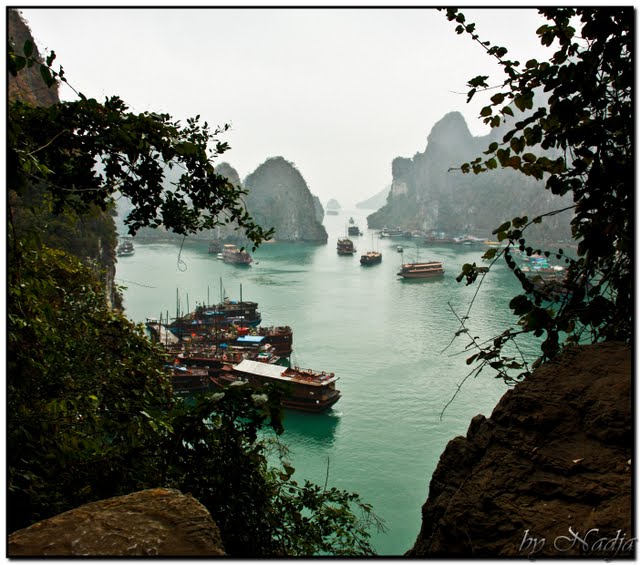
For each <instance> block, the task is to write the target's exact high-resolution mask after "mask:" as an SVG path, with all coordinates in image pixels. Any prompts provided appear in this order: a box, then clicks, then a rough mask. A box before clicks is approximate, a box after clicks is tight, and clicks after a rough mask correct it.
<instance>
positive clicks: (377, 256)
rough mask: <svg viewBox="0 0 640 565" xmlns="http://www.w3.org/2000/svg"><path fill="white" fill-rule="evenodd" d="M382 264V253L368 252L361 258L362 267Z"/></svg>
mask: <svg viewBox="0 0 640 565" xmlns="http://www.w3.org/2000/svg"><path fill="white" fill-rule="evenodd" d="M381 262H382V253H380V252H378V251H367V252H366V253H365V254H364V255H361V256H360V264H361V265H376V264H377V263H381Z"/></svg>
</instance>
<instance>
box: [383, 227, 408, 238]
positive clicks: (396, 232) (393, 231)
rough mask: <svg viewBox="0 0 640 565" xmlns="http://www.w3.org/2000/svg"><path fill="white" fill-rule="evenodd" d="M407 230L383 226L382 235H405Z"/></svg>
mask: <svg viewBox="0 0 640 565" xmlns="http://www.w3.org/2000/svg"><path fill="white" fill-rule="evenodd" d="M406 235H407V232H406V231H405V230H403V229H402V228H382V230H380V237H405V236H406Z"/></svg>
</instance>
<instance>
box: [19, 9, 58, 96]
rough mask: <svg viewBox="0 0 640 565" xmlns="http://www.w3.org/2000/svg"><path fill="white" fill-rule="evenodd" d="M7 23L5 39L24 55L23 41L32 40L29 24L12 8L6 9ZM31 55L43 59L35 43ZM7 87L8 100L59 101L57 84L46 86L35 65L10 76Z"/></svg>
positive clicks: (36, 58)
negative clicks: (6, 36)
mask: <svg viewBox="0 0 640 565" xmlns="http://www.w3.org/2000/svg"><path fill="white" fill-rule="evenodd" d="M7 24H8V35H9V37H8V38H7V39H8V40H9V41H11V43H13V45H14V49H15V51H16V53H18V54H19V55H24V51H23V46H24V43H25V41H27V40H30V41H31V42H33V36H32V34H31V30H30V29H29V26H28V25H27V23H26V22H25V21H24V20H23V19H22V16H21V15H20V12H19V11H18V10H13V9H12V10H8V11H7ZM32 56H33V58H34V59H35V60H36V61H43V58H42V55H41V54H40V51H39V50H38V47H37V45H35V44H34V48H33V55H32ZM8 87H9V100H17V99H20V100H23V101H24V102H29V103H30V104H33V105H34V106H51V104H57V103H58V102H59V101H60V100H59V98H58V85H57V84H55V85H53V86H52V87H51V88H47V86H46V85H45V84H44V82H43V81H42V77H41V76H40V69H39V67H37V66H35V65H34V66H32V67H30V68H24V69H23V70H22V71H21V72H19V73H18V76H17V77H10V79H9V84H8Z"/></svg>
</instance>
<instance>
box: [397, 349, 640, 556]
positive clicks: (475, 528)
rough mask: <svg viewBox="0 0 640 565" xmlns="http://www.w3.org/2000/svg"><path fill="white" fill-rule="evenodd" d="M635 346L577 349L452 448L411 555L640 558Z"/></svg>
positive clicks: (508, 397)
mask: <svg viewBox="0 0 640 565" xmlns="http://www.w3.org/2000/svg"><path fill="white" fill-rule="evenodd" d="M631 360H632V355H631V349H630V348H629V346H627V345H625V344H619V343H606V344H597V345H590V346H585V347H576V348H575V349H572V350H570V351H569V352H567V353H566V354H564V355H563V356H562V357H561V358H560V359H559V360H558V361H556V362H553V363H547V364H546V365H543V366H542V367H540V368H539V369H537V370H536V371H535V372H534V373H533V374H532V375H531V377H530V378H528V379H526V380H525V381H523V382H522V383H520V384H518V385H517V386H515V387H514V388H513V389H512V390H510V391H509V392H507V393H506V394H505V395H504V397H503V398H502V399H501V400H500V402H499V403H498V405H497V406H496V408H495V409H494V411H493V413H492V415H491V417H490V418H489V419H486V418H484V417H483V416H476V418H474V419H473V420H472V422H471V425H470V426H469V430H468V432H467V435H466V437H457V438H455V439H453V440H451V441H450V442H449V444H448V445H447V448H446V449H445V451H444V453H443V454H442V456H441V457H440V461H439V463H438V467H437V468H436V471H435V472H434V474H433V477H432V479H431V484H430V487H429V496H428V499H427V502H426V503H425V505H424V506H423V507H422V528H421V530H420V534H419V535H418V538H417V540H416V542H415V545H414V547H413V548H412V549H411V550H410V551H409V552H408V553H407V555H408V556H410V557H431V558H442V557H454V558H461V559H464V558H472V557H473V558H476V557H480V558H497V557H502V558H505V557H507V558H515V557H524V558H527V557H528V558H542V557H546V558H563V557H568V558H577V557H593V558H598V559H605V558H613V557H630V556H632V555H633V552H634V551H635V542H634V541H633V539H632V538H633V536H634V531H633V529H632V522H631V518H632V503H633V499H632V495H631V485H632V474H631V466H632V465H633V464H635V462H634V461H632V460H631V456H632V452H633V437H634V436H633V423H634V419H633V412H632V406H631V402H632V392H631V391H632V389H631Z"/></svg>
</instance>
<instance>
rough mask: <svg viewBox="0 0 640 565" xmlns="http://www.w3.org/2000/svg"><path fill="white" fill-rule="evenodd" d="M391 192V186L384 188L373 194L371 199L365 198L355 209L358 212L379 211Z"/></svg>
mask: <svg viewBox="0 0 640 565" xmlns="http://www.w3.org/2000/svg"><path fill="white" fill-rule="evenodd" d="M390 192H391V185H389V186H387V187H385V188H384V189H383V190H381V191H380V192H378V193H377V194H374V195H373V196H372V197H371V198H367V199H366V200H363V201H362V202H358V203H357V204H356V208H358V209H359V210H379V209H380V208H382V207H383V206H384V205H385V204H386V203H387V197H388V196H389V193H390Z"/></svg>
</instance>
